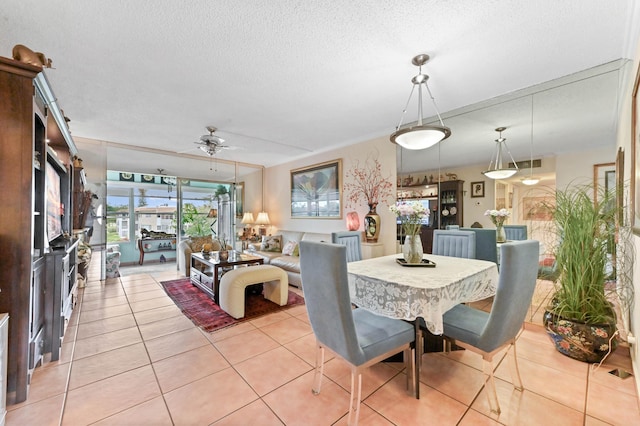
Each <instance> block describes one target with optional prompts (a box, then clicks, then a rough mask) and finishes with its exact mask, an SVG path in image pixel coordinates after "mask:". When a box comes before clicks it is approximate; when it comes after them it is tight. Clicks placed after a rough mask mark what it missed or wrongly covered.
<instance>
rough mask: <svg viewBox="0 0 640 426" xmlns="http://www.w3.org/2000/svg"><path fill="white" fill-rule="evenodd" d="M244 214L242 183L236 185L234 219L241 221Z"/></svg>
mask: <svg viewBox="0 0 640 426" xmlns="http://www.w3.org/2000/svg"><path fill="white" fill-rule="evenodd" d="M243 213H244V182H238V183H237V184H236V217H237V218H239V219H242V215H243Z"/></svg>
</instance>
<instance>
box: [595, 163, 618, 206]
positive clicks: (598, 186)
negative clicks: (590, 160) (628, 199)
mask: <svg viewBox="0 0 640 426" xmlns="http://www.w3.org/2000/svg"><path fill="white" fill-rule="evenodd" d="M615 190H616V163H600V164H594V165H593V202H594V203H596V204H597V203H598V198H599V197H602V194H603V191H606V192H607V193H608V192H610V191H615Z"/></svg>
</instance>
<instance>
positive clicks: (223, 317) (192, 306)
mask: <svg viewBox="0 0 640 426" xmlns="http://www.w3.org/2000/svg"><path fill="white" fill-rule="evenodd" d="M160 284H162V286H163V287H164V291H166V292H167V294H168V295H169V297H170V298H171V299H172V300H173V301H174V302H175V304H176V305H177V306H178V307H179V308H180V309H181V310H182V313H184V314H185V315H186V316H187V317H188V318H189V319H191V321H193V323H194V324H195V325H197V326H199V327H200V328H202V329H203V330H205V331H216V330H220V329H221V328H225V327H229V326H232V325H235V324H239V323H241V322H244V321H248V320H252V319H255V318H258V317H260V316H262V315H266V314H270V313H272V312H276V311H280V310H283V309H287V308H290V307H292V306H296V305H304V298H303V297H302V296H299V295H297V294H296V293H294V292H292V291H291V290H289V300H288V301H287V304H286V305H285V306H279V305H277V304H275V303H273V302H272V301H270V300H268V299H265V298H264V297H263V296H262V295H261V294H252V293H249V294H247V295H246V296H245V308H244V318H240V319H235V318H233V317H232V316H231V315H229V314H228V313H226V312H225V311H223V310H222V309H221V308H220V306H218V305H217V304H216V303H215V302H214V301H213V299H212V298H210V297H209V296H208V295H207V294H205V293H204V292H203V291H201V290H200V289H199V288H198V287H196V286H194V285H193V284H191V282H190V281H189V278H181V279H178V280H171V281H162V282H161V283H160Z"/></svg>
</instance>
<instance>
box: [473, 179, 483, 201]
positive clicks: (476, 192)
mask: <svg viewBox="0 0 640 426" xmlns="http://www.w3.org/2000/svg"><path fill="white" fill-rule="evenodd" d="M482 197H484V181H482V182H471V198H482Z"/></svg>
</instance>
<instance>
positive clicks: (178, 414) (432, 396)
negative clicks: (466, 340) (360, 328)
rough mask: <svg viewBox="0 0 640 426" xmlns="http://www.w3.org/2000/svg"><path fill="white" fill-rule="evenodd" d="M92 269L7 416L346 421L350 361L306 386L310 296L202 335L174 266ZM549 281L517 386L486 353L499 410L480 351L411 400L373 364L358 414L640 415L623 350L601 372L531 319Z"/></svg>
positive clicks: (91, 420)
mask: <svg viewBox="0 0 640 426" xmlns="http://www.w3.org/2000/svg"><path fill="white" fill-rule="evenodd" d="M98 266H99V262H97V261H95V260H94V261H93V262H92V263H91V267H92V268H91V271H90V273H89V280H88V283H87V286H86V287H85V288H84V290H81V292H80V297H79V303H78V305H77V307H76V309H75V311H74V313H73V316H72V319H71V322H70V324H69V326H68V329H67V333H66V335H65V341H64V344H63V347H62V357H61V360H60V361H57V362H50V363H47V364H45V365H44V367H41V368H37V369H36V370H35V372H34V375H33V381H32V385H31V388H30V393H29V399H28V400H27V401H26V402H23V403H20V404H14V405H10V406H9V407H8V409H9V413H8V416H7V425H8V426H14V425H16V426H17V425H20V426H22V425H57V424H62V425H74V426H75V425H88V424H95V425H154V426H155V425H171V424H176V425H247V424H252V425H256V426H261V425H283V424H285V425H334V424H335V425H344V424H346V414H347V410H348V404H349V393H348V392H349V386H350V384H349V383H350V382H349V370H348V368H347V367H346V366H345V364H343V363H342V362H341V361H339V360H338V359H336V358H333V359H331V360H330V361H329V362H328V363H327V365H326V367H325V375H326V378H325V380H324V382H323V388H322V392H321V393H320V394H319V395H317V396H314V395H313V394H312V393H311V383H312V379H313V364H314V337H313V333H312V330H311V327H310V326H309V322H308V319H307V316H306V310H305V308H304V306H300V307H294V308H291V309H289V310H287V311H284V312H279V313H275V314H271V315H268V316H265V317H261V318H258V319H256V320H253V321H250V322H245V323H242V324H240V325H237V326H234V327H231V328H227V329H224V330H221V331H218V332H214V333H206V332H204V331H202V330H200V329H199V328H197V327H195V326H194V325H193V324H192V323H191V321H189V320H188V319H187V318H185V317H184V316H183V315H182V314H181V312H180V311H179V310H178V309H177V308H176V307H175V305H174V304H173V302H172V301H171V300H170V299H169V298H168V297H167V296H166V295H165V293H164V291H163V290H162V288H161V286H160V284H159V282H160V281H164V280H169V279H173V278H176V277H177V276H178V275H177V273H176V271H175V270H174V268H171V270H169V271H168V272H158V273H149V272H146V273H143V274H134V275H127V276H124V277H122V278H120V279H111V280H107V281H106V282H100V281H99V278H98V277H99V273H98ZM165 270H166V268H165ZM130 273H131V272H129V271H127V272H126V274H130ZM549 291H550V286H549V283H545V282H540V283H539V286H538V291H537V292H536V295H535V296H534V303H533V304H532V309H531V313H530V318H529V319H530V320H532V321H533V324H532V323H527V324H526V325H525V328H524V330H523V331H522V333H521V335H520V336H519V338H518V344H517V350H518V360H519V365H520V371H521V374H522V379H523V383H524V386H525V390H524V391H523V392H518V391H515V390H514V389H513V386H512V385H511V382H510V380H511V379H510V375H509V372H508V368H507V365H506V364H507V363H506V360H505V359H504V357H503V356H498V357H496V359H495V360H494V365H495V366H496V377H497V378H498V380H497V389H498V397H499V400H500V404H501V407H502V414H501V415H499V416H497V415H494V414H491V413H490V412H489V408H488V403H487V400H486V395H485V390H484V386H483V374H482V370H481V368H482V361H481V358H480V357H479V356H478V355H476V354H473V353H470V352H468V351H456V352H453V353H451V354H449V355H445V354H433V353H432V354H425V355H424V358H423V367H422V371H421V376H420V379H421V384H420V395H421V398H420V399H419V400H416V399H414V398H412V397H410V396H409V395H407V394H406V392H405V388H404V385H405V376H404V373H403V372H402V364H400V363H396V364H394V363H391V364H385V363H381V364H378V365H376V366H374V367H372V368H371V369H370V370H369V371H368V373H367V374H366V375H365V376H364V377H363V398H364V402H363V405H362V409H361V413H360V424H362V425H422V424H430V425H491V424H494V425H497V424H509V425H510V424H518V425H542V424H553V425H590V426H595V425H606V424H615V425H631V424H640V412H639V410H638V406H637V397H636V390H635V389H636V388H635V383H634V378H633V377H631V378H628V379H625V380H623V379H620V378H617V377H615V376H613V375H611V374H609V373H608V372H609V371H610V370H612V369H614V368H622V369H624V370H626V371H631V365H630V359H629V356H628V349H627V348H625V347H621V348H619V349H618V350H617V351H616V352H615V353H613V354H612V355H611V356H610V357H609V358H608V359H607V361H606V363H605V364H604V365H602V366H601V367H600V368H599V369H597V370H595V371H593V370H592V368H591V367H590V366H589V365H588V364H584V363H581V362H578V361H574V360H571V359H569V358H567V357H564V356H562V355H560V354H559V353H558V352H556V351H555V349H553V347H552V345H551V343H550V341H549V340H548V338H547V337H546V335H545V333H544V330H543V329H542V327H540V326H537V325H534V324H539V323H540V319H539V318H540V317H541V315H542V311H541V309H540V306H543V304H544V299H545V298H546V297H547V296H548V293H549ZM478 305H479V306H485V307H487V308H488V307H490V302H485V303H479V304H478ZM503 361H505V362H503Z"/></svg>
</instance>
